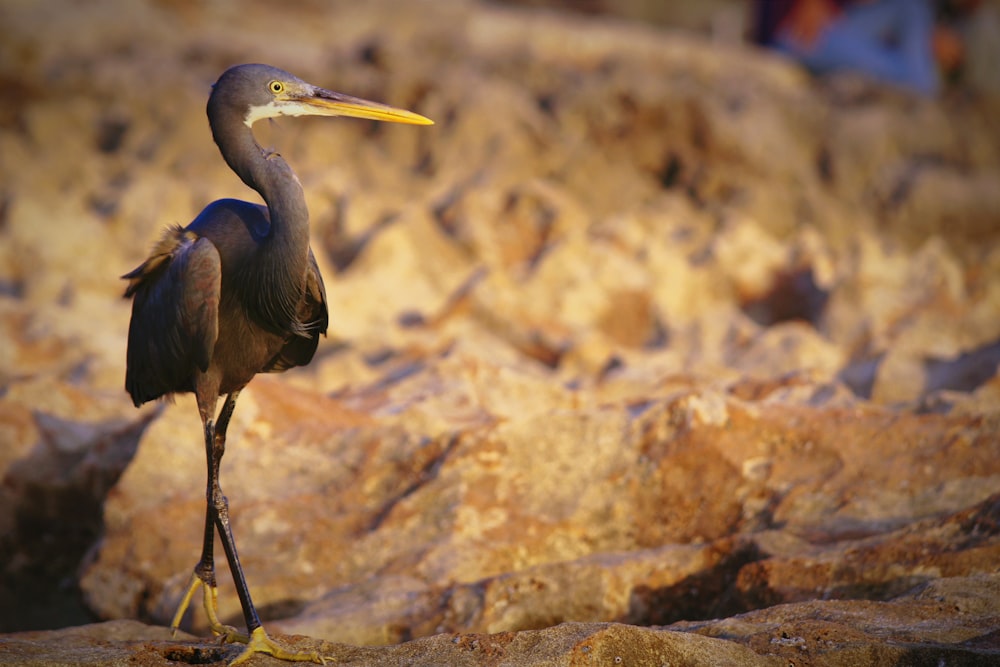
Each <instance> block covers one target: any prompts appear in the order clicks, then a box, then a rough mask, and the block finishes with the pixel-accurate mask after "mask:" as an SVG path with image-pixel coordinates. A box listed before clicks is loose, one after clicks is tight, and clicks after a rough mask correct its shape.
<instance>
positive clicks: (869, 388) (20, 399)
mask: <svg viewBox="0 0 1000 667" xmlns="http://www.w3.org/2000/svg"><path fill="white" fill-rule="evenodd" d="M0 33H2V34H0V36H2V37H3V39H0V81H2V82H3V83H4V86H3V89H4V93H3V95H4V104H3V105H0V239H2V241H0V434H2V438H3V446H2V447H0V480H2V484H0V631H4V632H8V633H9V632H10V631H12V630H33V629H38V630H48V629H51V628H59V627H63V626H66V625H73V624H76V625H80V624H84V623H87V622H89V621H95V620H99V619H100V620H103V619H139V620H141V621H144V622H148V623H154V624H158V625H162V624H163V623H165V622H167V621H168V620H169V618H170V616H171V615H172V613H173V611H174V609H175V607H176V604H177V602H178V600H179V598H180V595H181V593H182V592H183V589H184V587H185V585H186V583H187V581H188V577H189V576H190V571H191V567H192V566H193V565H194V563H195V560H196V559H197V556H198V553H199V549H200V544H199V542H200V534H201V530H202V527H201V522H202V520H203V516H204V507H203V503H204V474H205V473H204V461H203V447H202V444H201V442H200V440H201V433H200V425H199V422H198V418H197V413H196V410H195V408H194V404H193V400H192V399H191V397H189V396H183V397H178V398H177V399H176V400H175V401H174V402H172V403H164V404H160V405H151V406H145V407H144V408H143V409H142V410H138V411H137V410H134V409H133V408H132V406H131V404H130V402H129V400H128V398H127V396H126V395H125V394H124V392H123V391H122V390H121V382H122V374H123V364H124V356H125V349H124V346H125V338H126V330H127V325H128V313H129V311H128V304H127V302H125V301H124V300H122V299H120V298H119V296H120V292H121V289H122V283H121V281H120V280H118V278H117V276H118V275H121V274H122V273H124V272H126V271H128V270H129V269H131V268H132V267H133V266H134V265H135V264H137V263H138V262H139V261H141V259H142V257H143V254H144V252H146V250H147V249H148V247H149V245H150V243H151V242H152V241H153V240H154V239H155V238H156V237H157V236H158V233H159V229H160V228H161V227H162V226H163V225H166V224H170V223H184V222H186V221H188V220H190V219H191V218H192V217H193V215H194V214H196V212H197V211H198V210H199V209H200V208H201V207H202V206H204V205H205V204H206V203H207V202H208V201H210V200H212V199H215V198H219V197H224V196H236V197H241V198H248V199H256V197H255V195H254V194H253V193H251V192H248V191H247V190H246V189H245V188H244V187H242V185H241V184H240V183H239V181H238V179H237V178H236V177H235V176H234V175H233V174H232V173H231V172H230V171H229V170H228V169H227V168H226V166H225V165H224V163H223V162H222V160H221V159H219V156H218V153H217V150H216V149H215V147H214V146H213V145H212V144H211V141H210V138H209V133H208V128H207V123H206V121H205V118H204V111H203V109H204V103H205V99H206V96H207V92H208V86H209V85H210V84H211V82H212V81H214V80H215V78H216V77H217V76H218V74H219V72H220V71H221V70H222V69H223V68H225V67H226V66H228V65H230V64H232V63H235V62H244V61H264V62H270V63H273V64H275V65H278V66H282V67H284V68H286V69H289V70H291V71H293V72H295V73H296V74H299V75H300V76H302V77H303V78H306V79H308V80H310V81H313V82H315V83H317V84H320V85H325V86H327V87H331V88H335V89H339V90H343V91H345V92H350V93H353V94H357V95H361V96H364V97H369V98H373V99H381V100H384V101H386V102H389V103H391V104H395V105H399V106H404V107H407V108H412V109H414V110H416V111H419V112H420V113H424V114H426V115H428V116H430V117H431V118H434V119H435V120H436V121H437V124H436V125H435V126H433V127H430V128H416V129H415V128H406V127H395V126H388V125H381V126H379V125H375V124H371V123H364V122H358V121H351V120H340V121H331V120H320V119H311V120H310V119H285V120H282V121H281V122H280V123H274V124H261V125H260V126H259V127H258V128H256V129H255V131H256V132H257V137H258V139H259V141H260V142H261V143H262V144H263V145H266V146H274V147H276V148H277V149H279V150H280V151H281V152H282V154H283V155H284V156H285V157H286V158H287V159H288V160H289V162H290V163H291V164H292V165H293V167H294V168H295V169H296V171H297V172H298V174H299V176H300V178H301V180H302V182H303V185H304V187H305V191H306V193H307V198H308V203H309V206H310V211H311V214H312V218H311V220H312V223H311V224H312V228H311V234H312V240H313V248H314V251H315V253H316V256H317V259H318V261H319V263H320V265H321V267H322V269H323V271H324V274H325V276H326V277H327V290H328V297H329V302H330V311H331V323H332V324H331V331H330V339H328V340H325V341H323V342H322V343H321V347H320V351H319V353H318V355H317V358H316V360H315V361H314V363H313V364H312V365H311V366H310V367H308V368H307V369H299V370H296V371H294V372H291V373H287V374H285V375H283V376H280V377H262V378H258V379H257V380H255V381H254V383H253V384H252V385H251V386H250V388H248V389H247V390H246V391H245V392H244V393H243V394H242V396H241V398H240V403H239V406H238V408H237V410H236V413H235V417H234V420H233V425H232V428H231V429H230V446H229V449H228V451H227V454H226V457H225V459H224V461H223V465H222V484H223V487H224V489H225V491H226V493H227V495H228V496H229V498H230V501H231V507H232V515H233V524H234V529H235V532H236V536H237V541H238V544H239V546H240V550H241V557H242V560H243V564H244V567H245V569H246V571H247V575H248V578H249V582H250V586H251V590H252V592H253V595H254V597H255V600H256V601H257V603H258V606H259V608H260V611H261V613H262V616H264V618H265V620H266V621H267V624H268V627H269V628H271V629H272V630H273V631H274V632H280V633H285V634H288V635H293V634H298V635H309V636H310V637H313V638H314V639H301V640H293V641H300V642H302V643H303V645H307V644H308V645H314V646H318V645H320V642H326V643H323V644H322V646H324V650H329V651H330V652H332V653H333V654H336V655H337V656H338V659H339V660H341V661H343V662H345V663H347V664H350V663H351V661H354V662H356V663H358V664H364V663H365V662H366V661H367V663H368V664H395V663H397V662H398V663H400V664H402V663H407V664H442V663H457V664H462V663H463V661H464V662H465V663H469V664H479V663H487V664H490V663H493V664H501V663H503V662H504V661H505V660H506V661H507V662H508V663H512V664H513V663H527V662H534V663H535V664H587V662H586V661H587V660H595V661H596V662H595V664H597V662H600V663H601V664H604V663H605V662H613V659H614V657H615V656H618V657H622V658H623V660H624V662H623V663H622V664H630V661H632V660H635V661H638V662H641V663H642V664H649V663H648V660H649V659H651V658H652V657H653V656H655V657H657V658H658V659H659V660H660V661H661V662H662V661H664V660H667V661H671V662H673V661H674V660H673V658H672V657H671V656H677V659H678V660H680V659H684V660H690V661H692V664H719V663H726V662H730V663H732V662H736V663H739V664H758V663H759V664H772V663H774V664H786V663H787V662H788V661H792V662H795V663H796V664H865V663H870V664H880V663H886V662H893V661H906V662H913V663H915V664H937V663H938V661H939V660H944V661H945V662H948V663H949V664H951V662H952V661H957V662H960V663H961V664H980V662H981V664H988V663H989V661H990V660H992V659H995V658H996V657H997V656H996V652H997V650H998V645H997V637H996V631H997V627H998V626H1000V623H998V620H997V610H996V600H997V599H1000V596H998V595H996V590H995V589H996V586H997V584H996V576H997V563H998V562H1000V558H998V556H1000V523H998V521H1000V520H998V514H1000V510H998V506H1000V500H998V495H997V494H998V492H1000V376H998V374H997V366H998V363H1000V281H998V280H997V276H1000V244H998V243H997V242H996V236H997V232H998V230H1000V224H998V222H1000V217H998V216H1000V214H998V211H1000V206H998V201H997V196H998V195H997V193H998V192H1000V134H998V129H997V126H996V123H995V118H996V113H997V110H998V109H1000V106H998V103H997V100H994V99H991V98H989V97H987V96H980V97H971V96H961V95H955V96H946V97H945V98H943V99H941V100H923V99H913V98H910V97H906V96H904V95H901V94H899V93H894V92H891V91H885V90H880V89H878V88H875V87H872V86H870V85H868V84H865V83H864V82H857V81H836V82H832V83H830V84H817V83H816V82H813V81H810V80H809V79H808V78H806V77H805V76H804V75H803V73H802V72H800V71H799V70H797V69H795V68H794V67H792V66H790V65H789V64H788V63H786V62H784V61H782V60H781V59H779V58H776V57H775V56H773V55H771V54H766V53H760V52H756V51H752V50H748V49H743V48H740V47H737V46H734V45H721V44H713V43H709V42H707V41H704V40H701V39H698V38H696V37H693V36H691V35H687V34H682V33H677V32H671V31H663V30H656V29H652V28H649V27H642V26H638V25H628V24H620V23H615V22H611V21H600V20H594V19H586V18H582V17H579V16H575V17H574V16H569V15H565V14H558V13H535V12H530V11H523V10H511V9H504V8H502V7H499V6H496V5H492V4H491V5H480V4H476V3H472V2H453V3H434V4H430V3H427V4H423V3H420V4H403V5H401V4H399V3H391V2H373V3H364V4H354V5H349V4H335V5H329V6H328V5H326V4H318V3H297V4H294V5H289V6H287V7H283V8H282V9H281V10H280V16H279V15H278V14H277V13H276V10H275V8H274V7H273V6H272V5H270V4H268V3H243V4H240V5H239V6H238V7H237V6H235V5H228V4H226V3H211V4H207V5H204V4H190V3H162V2H127V3H126V2H121V1H116V0H101V1H97V2H90V3H86V4H85V5H78V4H76V3H69V2H67V3H64V4H63V5H55V4H51V3H40V4H39V3H30V2H11V3H6V4H4V5H3V6H2V7H0ZM219 575H220V613H221V615H222V617H223V619H224V620H227V621H231V622H234V623H239V622H240V620H241V615H240V610H239V604H238V601H237V599H236V595H235V593H234V591H233V589H232V582H231V579H230V577H229V573H228V569H227V568H226V567H225V565H224V563H222V562H220V563H219ZM990 596H992V597H990ZM606 623H611V625H606ZM660 626H669V629H668V630H662V629H658V628H659V627H660ZM185 627H186V628H188V629H190V630H192V631H193V632H196V633H204V632H205V619H204V614H203V612H202V610H201V609H200V608H199V609H195V610H194V613H191V614H189V617H188V619H186V621H185ZM331 642H341V643H340V644H334V643H331ZM400 642H402V643H400ZM384 644H398V646H390V647H382V648H378V647H377V645H384ZM350 645H355V646H356V647H352V646H350ZM586 647H589V649H588V650H584V649H585V648H586ZM234 650H235V649H232V648H219V647H214V646H210V645H209V644H207V643H206V642H204V641H202V640H196V639H193V638H191V637H187V638H185V639H183V640H178V641H177V642H172V641H170V640H169V638H168V637H167V636H166V634H164V633H163V632H162V628H157V627H155V626H153V625H149V626H147V625H142V624H136V623H131V622H125V621H116V622H112V623H110V624H92V625H84V626H83V627H82V628H80V629H67V630H61V631H56V632H55V633H44V632H43V633H42V634H39V635H24V634H20V635H12V634H4V635H0V660H4V661H7V663H13V664H21V663H20V661H21V659H22V658H23V659H24V660H34V661H35V663H34V664H53V663H60V662H62V663H66V662H69V663H76V664H106V663H114V662H115V661H118V662H119V663H121V664H125V663H129V664H164V663H165V662H166V661H168V660H174V659H176V661H189V662H197V661H198V660H203V661H205V660H207V661H215V660H219V661H221V660H223V659H225V658H226V657H227V656H230V655H231V652H232V651H234ZM61 651H65V653H61ZM627 651H632V653H628V652H627ZM671 651H679V652H680V653H670V652H671ZM991 652H992V653H991ZM8 656H14V657H10V658H8ZM605 658H607V660H605ZM754 660H757V663H755V662H753V661H754ZM130 661H131V662H130ZM144 661H145V662H144ZM698 661H701V662H698ZM838 661H839V662H838ZM262 662H264V661H262ZM653 664H657V663H653Z"/></svg>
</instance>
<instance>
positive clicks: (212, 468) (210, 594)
mask: <svg viewBox="0 0 1000 667" xmlns="http://www.w3.org/2000/svg"><path fill="white" fill-rule="evenodd" d="M238 396H239V392H238V391H237V392H233V393H231V394H229V395H228V396H227V397H226V402H225V403H224V404H223V405H222V410H221V411H220V412H219V419H218V422H217V423H216V424H214V425H213V424H212V420H211V415H212V413H213V412H214V411H215V406H214V405H206V406H199V410H200V411H201V412H202V419H203V421H204V423H205V426H204V428H205V459H206V461H207V463H208V485H207V489H206V503H205V507H206V509H205V537H204V542H203V544H202V550H201V559H200V560H199V561H198V564H197V565H195V567H194V572H193V573H192V575H191V583H190V584H189V586H188V590H187V593H185V595H184V598H183V599H182V600H181V603H180V605H178V607H177V613H175V614H174V618H173V620H172V621H171V623H170V627H171V629H173V631H174V632H175V633H176V632H177V628H178V627H179V626H180V623H181V619H182V618H183V617H184V612H185V611H187V608H188V605H189V604H190V603H191V599H192V598H193V597H194V594H195V591H197V590H198V588H199V587H201V588H202V589H203V593H204V599H203V604H204V607H205V614H206V616H208V623H209V627H210V628H211V630H212V633H213V634H215V635H216V636H221V637H222V640H223V641H229V642H232V641H237V642H242V643H246V642H247V641H249V638H248V637H247V636H246V635H244V634H241V633H240V632H239V631H238V630H236V628H234V627H232V626H229V625H224V624H223V623H222V622H221V621H220V620H219V614H218V609H219V602H218V599H219V594H218V587H217V585H216V581H215V555H214V547H215V503H214V502H213V493H214V489H213V480H215V486H218V477H219V462H220V461H221V460H222V454H223V453H224V452H225V449H226V429H228V428H229V419H230V418H231V417H232V416H233V410H234V409H235V408H236V398H237V397H238Z"/></svg>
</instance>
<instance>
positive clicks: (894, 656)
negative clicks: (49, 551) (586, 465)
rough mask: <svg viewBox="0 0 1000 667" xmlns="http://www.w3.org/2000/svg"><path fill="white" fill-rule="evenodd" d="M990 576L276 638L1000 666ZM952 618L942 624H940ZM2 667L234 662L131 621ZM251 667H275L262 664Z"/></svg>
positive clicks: (416, 659)
mask: <svg viewBox="0 0 1000 667" xmlns="http://www.w3.org/2000/svg"><path fill="white" fill-rule="evenodd" d="M998 600H1000V579H998V577H997V575H995V574H993V575H980V576H977V577H960V578H944V579H939V580H937V581H935V582H932V583H930V584H926V585H924V586H921V587H919V588H917V589H915V590H914V591H913V592H912V593H910V594H908V595H904V596H900V597H898V598H895V599H893V600H891V601H888V602H867V601H857V600H852V601H811V602H800V603H796V604H784V605H778V606H775V607H771V608H768V609H764V610H760V611H755V612H751V613H749V614H742V615H739V616H734V617H732V618H729V619H722V620H712V621H703V622H696V623H692V622H683V623H677V624H674V625H671V626H669V627H666V628H640V627H636V626H634V625H623V624H619V623H561V624H559V625H556V626H553V627H548V628H545V629H542V630H525V631H522V632H501V633H494V634H479V633H477V634H464V633H442V634H437V635H434V636H432V637H425V638H421V639H415V640H411V641H405V642H403V643H398V644H395V645H392V646H377V647H355V646H349V645H346V644H336V643H331V642H320V641H317V640H310V639H308V638H304V637H301V636H295V635H292V636H289V635H280V634H274V636H275V637H276V639H278V641H280V642H282V643H283V644H285V645H287V646H289V647H291V648H295V649H298V650H316V651H318V652H320V653H321V654H322V655H324V656H326V657H328V658H331V659H333V660H334V661H335V662H336V664H343V665H358V666H361V665H397V664H399V665H404V664H405V665H442V664H448V665H466V664H467V665H480V664H508V665H590V664H594V665H605V664H622V665H651V664H652V665H656V664H684V665H693V666H697V665H717V664H739V665H761V666H764V665H775V666H777V665H785V664H788V663H789V662H793V663H794V664H796V665H804V666H808V665H824V666H831V665H833V666H835V665H856V664H883V663H887V662H894V661H899V660H908V661H936V662H940V661H944V662H947V663H948V664H962V665H989V664H993V662H995V661H996V660H997V658H998V657H1000V641H998V639H997V637H996V631H995V629H996V627H997V624H998V622H1000V606H998V602H997V601H998ZM943 610H947V614H948V618H949V619H950V620H949V621H948V622H947V623H942V622H941V620H942V616H941V613H942V611H943ZM0 648H2V650H0V664H18V665H34V666H36V667H45V666H47V665H57V664H58V665H66V664H72V665H81V666H82V665H118V664H122V665H124V664H129V665H148V666H150V667H152V666H154V665H167V664H177V663H192V664H207V663H218V662H221V661H222V660H224V659H231V658H233V657H234V656H235V655H237V654H238V652H239V646H238V645H237V646H220V645H219V644H218V643H215V642H208V641H205V640H198V639H195V638H192V637H191V636H190V635H184V634H183V633H182V635H181V636H180V637H178V638H171V637H170V633H169V630H168V629H166V628H162V627H154V626H148V625H143V624H141V623H138V622H135V621H109V622H106V623H101V624H95V625H89V626H82V627H76V628H66V629H63V630H49V631H39V632H25V633H17V634H11V635H3V636H0ZM255 664H260V665H282V664H286V663H282V662H281V661H277V660H274V659H272V658H269V657H266V656H261V657H258V658H255Z"/></svg>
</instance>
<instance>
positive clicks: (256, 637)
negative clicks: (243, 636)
mask: <svg viewBox="0 0 1000 667" xmlns="http://www.w3.org/2000/svg"><path fill="white" fill-rule="evenodd" d="M257 653H266V654H267V655H271V656H274V657H275V658H277V659H278V660H290V661H292V662H315V663H316V664H318V665H325V664H326V658H324V657H322V656H321V655H320V654H319V653H316V651H310V652H308V653H299V652H295V651H289V650H288V649H286V648H283V647H281V646H278V644H276V643H275V642H274V640H273V639H271V638H270V637H268V636H267V633H266V632H264V628H257V629H256V630H254V631H253V632H252V633H250V641H248V642H247V647H246V648H245V649H243V652H242V653H240V654H239V655H238V656H236V659H235V660H233V661H232V662H231V663H229V665H230V667H232V666H233V665H239V664H241V663H244V662H246V661H247V660H249V659H250V658H251V657H253V656H254V655H255V654H257Z"/></svg>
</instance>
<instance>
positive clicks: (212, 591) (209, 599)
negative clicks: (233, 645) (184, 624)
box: [170, 573, 250, 644]
mask: <svg viewBox="0 0 1000 667" xmlns="http://www.w3.org/2000/svg"><path fill="white" fill-rule="evenodd" d="M199 586H202V587H204V593H205V595H204V605H205V615H207V616H208V625H209V627H210V628H211V629H212V634H213V635H215V636H216V637H220V638H221V639H222V641H223V642H239V643H241V644H246V643H247V642H249V641H250V638H249V637H247V636H246V635H245V634H243V633H241V632H240V631H239V630H237V629H236V628H234V627H233V626H231V625H224V624H223V623H222V622H221V621H220V620H219V612H218V609H219V590H218V589H217V588H216V587H215V586H209V585H208V584H206V583H205V582H204V581H202V579H201V577H199V576H198V574H197V573H195V574H193V575H191V584H190V585H189V586H188V590H187V593H185V594H184V598H183V599H182V600H181V603H180V605H179V606H178V607H177V613H175V614H174V619H173V620H172V621H170V629H171V630H173V632H174V634H175V635H176V634H177V628H178V627H180V624H181V619H183V618H184V612H186V611H187V608H188V605H190V604H191V598H193V597H194V593H195V591H197V590H198V587H199Z"/></svg>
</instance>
